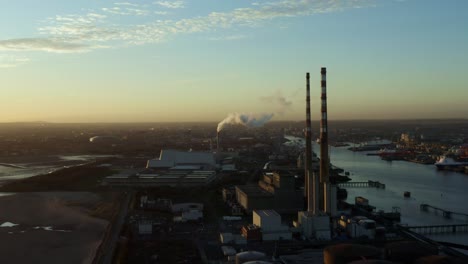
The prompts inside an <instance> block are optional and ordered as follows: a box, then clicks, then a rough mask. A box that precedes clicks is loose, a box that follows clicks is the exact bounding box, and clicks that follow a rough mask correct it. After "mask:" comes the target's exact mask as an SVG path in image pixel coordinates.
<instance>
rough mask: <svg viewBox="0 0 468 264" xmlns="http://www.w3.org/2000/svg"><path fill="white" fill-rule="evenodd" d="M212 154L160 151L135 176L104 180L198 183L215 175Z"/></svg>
mask: <svg viewBox="0 0 468 264" xmlns="http://www.w3.org/2000/svg"><path fill="white" fill-rule="evenodd" d="M218 169H219V168H218V166H217V164H216V160H215V156H214V155H213V153H209V152H187V151H179V150H172V149H169V150H161V153H160V155H159V158H156V159H151V160H148V162H147V164H146V169H145V170H143V171H141V172H140V173H137V174H135V175H124V176H120V175H113V176H109V177H107V178H106V180H105V182H106V183H107V184H110V185H116V186H138V187H150V186H174V187H177V186H185V187H189V186H200V185H205V184H209V183H210V182H212V181H213V180H214V179H215V178H216V175H217V170H218Z"/></svg>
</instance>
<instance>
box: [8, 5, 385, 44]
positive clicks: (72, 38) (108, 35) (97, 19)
mask: <svg viewBox="0 0 468 264" xmlns="http://www.w3.org/2000/svg"><path fill="white" fill-rule="evenodd" d="M375 3H376V0H352V1H351V0H349V1H344V0H280V1H272V2H258V3H253V4H251V5H250V6H249V7H244V8H236V9H233V10H231V11H228V12H211V13H209V14H207V15H204V16H196V17H192V18H184V19H179V20H171V19H165V20H162V19H160V15H165V14H167V13H166V11H154V10H153V11H151V9H145V8H147V7H146V6H143V5H138V4H134V3H130V2H117V3H114V6H112V7H108V8H102V9H101V10H100V11H99V12H98V11H93V12H90V13H86V14H81V15H79V14H75V15H65V16H59V15H57V16H55V17H52V18H49V19H48V20H47V22H46V25H43V26H41V27H40V28H39V29H38V31H39V33H40V34H41V35H42V36H43V37H42V38H22V39H11V40H0V49H3V50H16V51H18V50H39V51H48V52H59V53H65V52H84V51H90V50H93V49H96V48H103V47H109V46H127V45H141V44H148V43H158V42H161V41H165V40H167V39H169V38H171V37H173V36H176V35H179V34H191V33H197V32H216V31H217V30H218V29H228V28H238V27H252V26H259V25H263V24H265V23H268V22H269V21H272V20H275V19H279V18H288V17H300V16H309V15H313V14H317V13H327V12H337V11H342V10H346V9H351V8H362V7H370V6H373V5H374V4H375ZM154 4H156V5H159V6H162V7H165V8H172V9H176V8H183V7H185V5H184V1H157V2H154ZM121 15H129V16H141V15H148V16H149V15H153V16H155V17H154V18H152V21H150V22H147V23H142V24H125V25H123V24H119V19H118V17H116V16H121ZM157 15H159V16H157ZM244 37H245V36H243V35H231V36H225V37H223V36H221V37H218V36H213V37H212V38H211V39H212V40H222V39H224V40H235V39H241V38H244Z"/></svg>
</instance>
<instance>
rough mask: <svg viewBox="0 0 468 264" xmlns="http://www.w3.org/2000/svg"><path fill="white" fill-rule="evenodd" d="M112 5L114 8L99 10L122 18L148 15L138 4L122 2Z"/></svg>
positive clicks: (148, 12)
mask: <svg viewBox="0 0 468 264" xmlns="http://www.w3.org/2000/svg"><path fill="white" fill-rule="evenodd" d="M114 5H115V6H114V7H104V8H101V10H102V11H104V12H106V13H110V14H114V15H122V16H147V15H149V14H150V11H149V10H147V9H144V7H143V6H140V5H138V4H132V3H128V2H124V3H114Z"/></svg>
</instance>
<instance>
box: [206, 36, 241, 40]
mask: <svg viewBox="0 0 468 264" xmlns="http://www.w3.org/2000/svg"><path fill="white" fill-rule="evenodd" d="M245 38H247V36H246V35H230V36H222V37H211V38H209V40H214V41H220V40H240V39H245Z"/></svg>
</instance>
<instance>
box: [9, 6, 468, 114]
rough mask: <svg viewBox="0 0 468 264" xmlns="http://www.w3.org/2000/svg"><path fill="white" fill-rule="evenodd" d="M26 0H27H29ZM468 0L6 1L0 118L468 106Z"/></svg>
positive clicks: (456, 109) (420, 110) (432, 110)
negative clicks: (308, 106) (323, 92)
mask: <svg viewBox="0 0 468 264" xmlns="http://www.w3.org/2000/svg"><path fill="white" fill-rule="evenodd" d="M25 7H27V8H25ZM467 7H468V3H466V2H465V1H461V0H454V1H433V0H430V1H422V0H406V1H401V0H399V1H398V0H388V1H379V0H357V1H338V0H335V1H319V0H317V1H313V0H282V1H255V2H253V1H234V0H231V1H222V2H221V3H220V2H219V1H213V0H201V1H126V2H117V1H116V2H113V1H109V2H107V1H91V0H86V1H80V2H79V3H78V2H67V3H63V1H58V0H54V1H42V2H35V1H25V0H21V1H15V2H12V3H9V4H8V6H7V7H6V8H2V10H0V21H1V22H2V23H0V32H2V33H0V86H1V87H2V97H1V100H0V122H18V121H49V122H167V121H180V122H186V121H210V122H219V121H221V120H223V119H224V118H225V117H226V116H227V115H228V114H229V113H236V112H237V113H252V114H254V115H261V114H273V119H272V120H273V121H275V120H303V119H304V116H305V113H304V111H303V109H304V106H305V100H304V96H305V73H306V72H310V73H311V93H312V108H313V109H312V119H314V120H318V118H319V113H320V111H319V105H320V99H319V96H320V67H322V66H324V67H327V69H328V87H329V89H328V100H329V109H328V111H329V119H330V121H333V120H357V119H416V118H467V117H468V116H467V114H466V113H468V105H467V104H466V103H465V100H466V99H465V98H467V97H468V89H466V88H467V84H468V82H467V81H466V80H465V79H464V78H463V77H464V73H465V72H466V70H467V69H468V48H467V47H468V35H467V34H466V33H464V26H465V25H468V18H466V16H464V12H463V11H464V10H466V9H467Z"/></svg>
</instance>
